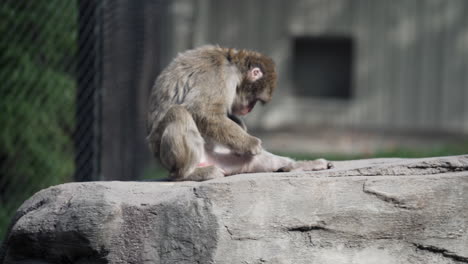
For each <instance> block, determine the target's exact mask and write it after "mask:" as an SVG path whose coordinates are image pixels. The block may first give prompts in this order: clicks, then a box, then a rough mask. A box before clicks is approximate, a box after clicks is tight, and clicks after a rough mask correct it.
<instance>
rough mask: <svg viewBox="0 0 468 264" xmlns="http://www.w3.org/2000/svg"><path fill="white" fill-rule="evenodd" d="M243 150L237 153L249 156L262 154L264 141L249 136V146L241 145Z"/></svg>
mask: <svg viewBox="0 0 468 264" xmlns="http://www.w3.org/2000/svg"><path fill="white" fill-rule="evenodd" d="M240 147H241V149H239V150H240V151H239V150H237V151H236V152H237V153H239V154H243V153H246V154H249V155H257V154H260V153H261V152H262V150H263V148H262V141H261V140H260V139H258V138H256V137H252V136H249V137H248V141H247V144H241V146H240Z"/></svg>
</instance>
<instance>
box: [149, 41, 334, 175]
mask: <svg viewBox="0 0 468 264" xmlns="http://www.w3.org/2000/svg"><path fill="white" fill-rule="evenodd" d="M275 86H276V71H275V65H274V62H273V60H272V59H271V58H269V57H267V56H264V55H262V54H260V53H257V52H254V51H249V50H236V49H230V48H222V47H218V46H203V47H200V48H197V49H194V50H188V51H185V52H183V53H181V54H179V55H178V56H177V57H176V58H175V59H174V60H173V61H172V63H170V65H169V66H168V67H167V68H166V69H165V70H163V72H162V73H161V74H160V75H159V77H158V78H157V80H156V83H155V85H154V87H153V89H152V91H151V95H150V101H149V111H148V116H147V128H148V137H147V140H148V143H149V146H150V148H151V151H152V152H153V154H154V156H155V157H156V158H157V159H159V161H160V162H161V164H162V165H163V166H164V167H165V168H166V169H168V170H169V172H170V178H171V179H172V180H176V181H189V180H190V181H204V180H208V179H213V178H219V177H224V176H228V175H233V174H239V173H247V172H274V171H301V170H322V169H327V168H329V167H330V166H331V163H329V162H328V161H326V160H324V159H319V160H315V161H294V160H293V159H290V158H287V157H281V156H277V155H274V154H272V153H269V152H267V151H266V150H264V149H263V148H262V144H261V141H260V139H258V138H256V137H253V136H251V135H249V134H248V133H247V129H246V126H245V124H244V122H243V121H242V120H241V119H240V118H239V116H243V115H246V114H248V113H249V112H250V111H252V109H253V108H254V106H255V104H256V103H257V102H261V103H263V104H264V103H267V102H269V101H270V100H271V97H272V94H273V90H274V89H275Z"/></svg>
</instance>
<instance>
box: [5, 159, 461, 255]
mask: <svg viewBox="0 0 468 264" xmlns="http://www.w3.org/2000/svg"><path fill="white" fill-rule="evenodd" d="M0 263H171V264H172V263H201V264H205V263H223V264H224V263H244V264H260V263H291V264H293V263H294V264H301V263H320V264H327V263H333V264H337V263H338V264H339V263H381V264H385V263H421V264H422V263H424V264H425V263H468V155H465V156H456V157H441V158H428V159H372V160H357V161H345V162H336V163H335V168H334V169H331V170H327V171H317V172H307V173H263V174H244V175H236V176H232V177H227V178H224V179H217V180H212V181H207V182H202V183H196V182H178V183H175V182H90V183H69V184H64V185H59V186H55V187H51V188H48V189H45V190H43V191H41V192H39V193H37V194H35V195H34V196H33V197H32V198H31V199H29V200H28V201H26V202H25V203H24V204H23V205H22V206H21V208H20V209H19V210H18V212H17V214H16V216H15V218H14V219H13V222H12V225H11V229H10V231H9V233H8V236H7V238H6V239H5V242H4V244H3V252H2V254H1V255H0Z"/></svg>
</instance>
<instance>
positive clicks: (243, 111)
mask: <svg viewBox="0 0 468 264" xmlns="http://www.w3.org/2000/svg"><path fill="white" fill-rule="evenodd" d="M255 104H257V100H254V101H251V102H246V103H240V104H239V103H238V104H234V105H233V107H232V114H234V115H241V116H244V115H247V114H248V113H250V112H251V111H252V110H253V109H254V107H255Z"/></svg>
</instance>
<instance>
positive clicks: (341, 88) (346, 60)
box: [293, 36, 353, 99]
mask: <svg viewBox="0 0 468 264" xmlns="http://www.w3.org/2000/svg"><path fill="white" fill-rule="evenodd" d="M293 54H294V55H293V78H294V79H293V80H294V86H295V91H296V94H297V95H298V96H306V97H324V98H337V99H350V98H351V97H352V65H353V61H352V60H353V41H352V39H351V37H327V36H324V37H311V36H306V37H297V38H295V39H294V50H293Z"/></svg>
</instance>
